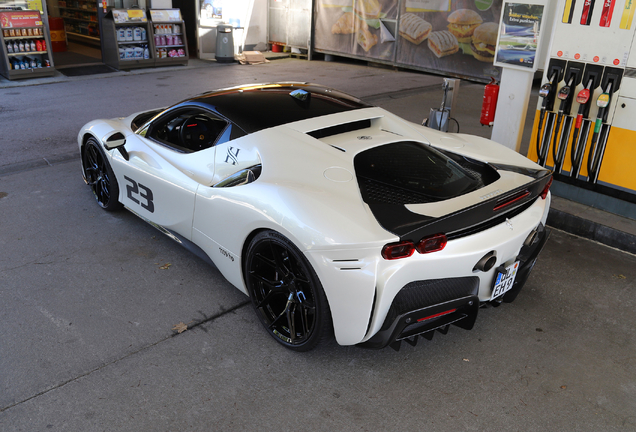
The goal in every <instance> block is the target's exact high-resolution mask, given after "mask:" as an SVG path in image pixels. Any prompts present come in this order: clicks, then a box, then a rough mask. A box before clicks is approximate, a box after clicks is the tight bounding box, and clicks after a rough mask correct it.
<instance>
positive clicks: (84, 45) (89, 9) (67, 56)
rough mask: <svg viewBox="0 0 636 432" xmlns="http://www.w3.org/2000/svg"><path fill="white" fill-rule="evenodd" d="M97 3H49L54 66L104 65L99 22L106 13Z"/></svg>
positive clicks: (62, 0) (56, 0) (50, 0)
mask: <svg viewBox="0 0 636 432" xmlns="http://www.w3.org/2000/svg"><path fill="white" fill-rule="evenodd" d="M101 4H102V3H98V2H97V0H46V6H47V9H48V16H49V29H50V32H51V45H52V46H51V48H52V51H53V60H54V62H55V67H56V68H57V69H61V72H62V73H64V69H65V68H72V67H77V66H93V65H95V66H96V65H102V64H103V63H102V50H101V37H100V22H101V20H102V18H103V16H104V11H103V9H102V8H101V7H98V5H101Z"/></svg>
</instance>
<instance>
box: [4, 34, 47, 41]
mask: <svg viewBox="0 0 636 432" xmlns="http://www.w3.org/2000/svg"><path fill="white" fill-rule="evenodd" d="M17 39H44V36H40V35H38V36H9V37H5V38H4V40H6V41H10V40H17Z"/></svg>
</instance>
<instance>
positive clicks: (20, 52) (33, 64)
mask: <svg viewBox="0 0 636 432" xmlns="http://www.w3.org/2000/svg"><path fill="white" fill-rule="evenodd" d="M0 30H1V31H0V42H2V44H1V45H2V47H1V48H0V49H1V50H2V51H1V55H0V73H2V75H3V76H4V77H5V78H7V79H10V80H14V79H22V78H36V77H47V76H53V75H54V73H55V68H54V65H53V57H52V56H51V52H50V47H51V41H50V38H49V35H48V32H47V29H46V27H45V26H44V25H43V23H42V16H41V15H40V12H39V11H31V10H27V11H7V12H0Z"/></svg>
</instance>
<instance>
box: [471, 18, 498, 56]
mask: <svg viewBox="0 0 636 432" xmlns="http://www.w3.org/2000/svg"><path fill="white" fill-rule="evenodd" d="M498 30H499V26H498V25H497V23H494V22H488V23H484V24H482V25H480V26H479V27H477V28H476V29H475V31H474V32H473V37H472V42H471V43H470V48H471V49H472V50H473V56H474V57H475V58H476V59H477V60H479V61H483V62H489V63H492V62H493V60H494V59H495V46H496V45H497V32H498Z"/></svg>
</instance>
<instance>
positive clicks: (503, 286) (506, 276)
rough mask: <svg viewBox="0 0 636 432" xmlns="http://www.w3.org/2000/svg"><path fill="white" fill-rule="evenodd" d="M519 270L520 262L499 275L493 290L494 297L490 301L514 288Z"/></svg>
mask: <svg viewBox="0 0 636 432" xmlns="http://www.w3.org/2000/svg"><path fill="white" fill-rule="evenodd" d="M518 269H519V261H517V262H515V263H514V264H512V265H509V266H508V267H506V271H505V273H501V272H499V273H497V280H496V281H495V286H494V287H493V288H492V296H491V297H490V300H494V299H496V298H497V297H499V296H500V295H502V294H503V293H505V292H507V291H509V290H510V288H512V285H514V283H515V277H516V276H517V270H518Z"/></svg>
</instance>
